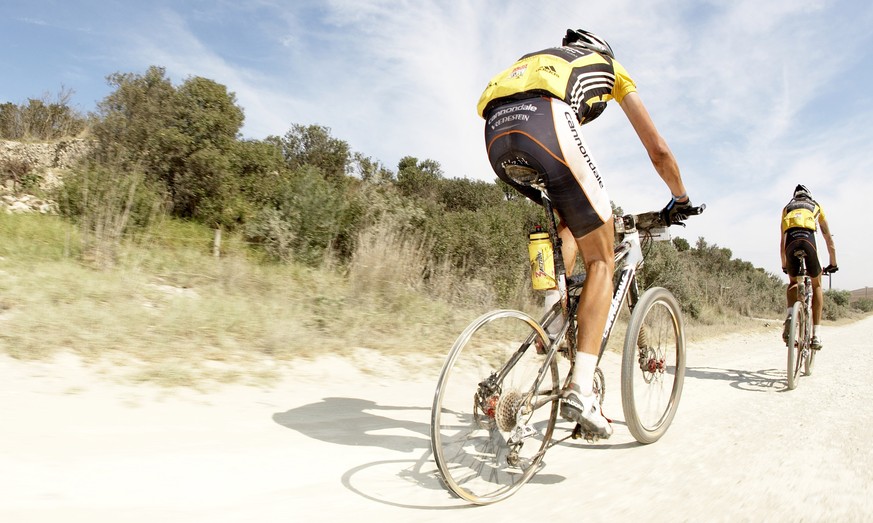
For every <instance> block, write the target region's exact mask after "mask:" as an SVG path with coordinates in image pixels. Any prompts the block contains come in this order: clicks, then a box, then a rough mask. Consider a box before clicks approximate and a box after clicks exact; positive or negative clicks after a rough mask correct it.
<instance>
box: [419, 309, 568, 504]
mask: <svg viewBox="0 0 873 523" xmlns="http://www.w3.org/2000/svg"><path fill="white" fill-rule="evenodd" d="M520 315H521V313H517V312H515V311H496V312H495V313H492V315H486V316H484V317H482V318H480V319H479V320H477V321H476V322H474V323H473V324H471V327H470V328H468V329H467V331H465V333H464V334H462V336H461V337H459V339H458V341H457V342H456V343H455V346H454V347H453V348H452V352H451V354H450V357H449V359H448V360H447V362H446V365H445V366H444V368H443V372H442V374H441V376H440V382H439V385H438V387H437V391H436V394H435V398H434V409H433V412H432V420H431V439H432V442H433V446H434V458H435V460H436V461H437V465H438V467H439V469H440V472H441V473H442V475H443V480H444V482H445V483H446V485H447V486H448V487H449V489H450V490H452V491H453V492H454V493H455V494H457V495H458V496H460V497H462V498H464V499H467V500H469V501H472V502H474V503H480V504H485V503H491V502H494V501H497V500H499V499H503V498H505V497H506V496H508V495H510V494H512V493H513V492H515V491H516V490H517V489H518V488H519V487H520V486H521V485H523V484H524V483H525V482H527V481H528V480H529V479H530V477H531V476H533V474H534V473H535V472H536V470H537V468H538V466H539V462H540V460H541V459H542V454H543V452H544V451H545V449H546V448H548V444H549V441H550V439H551V434H552V432H553V429H554V424H555V420H556V416H557V405H558V402H557V398H558V391H559V386H558V374H557V364H556V362H555V361H554V359H551V360H548V363H547V358H546V356H545V355H544V354H538V353H537V344H536V343H534V339H535V338H538V336H536V335H534V336H532V335H531V334H532V333H535V329H533V328H532V327H531V326H530V324H528V323H527V321H526V320H525V319H523V318H522V316H520ZM525 318H526V317H525ZM530 321H533V320H530ZM544 365H545V366H544Z"/></svg>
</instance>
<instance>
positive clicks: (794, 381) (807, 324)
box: [786, 249, 832, 390]
mask: <svg viewBox="0 0 873 523" xmlns="http://www.w3.org/2000/svg"><path fill="white" fill-rule="evenodd" d="M794 256H796V257H797V258H798V265H799V267H800V268H799V270H798V272H797V279H796V281H797V301H795V302H794V305H792V306H791V313H790V315H789V316H788V320H789V321H788V341H787V343H786V345H787V347H788V369H787V370H788V390H794V389H795V388H797V385H798V382H799V381H800V369H801V367H802V368H803V374H804V375H805V376H809V375H811V374H812V368H813V366H814V365H815V355H816V353H818V350H816V349H813V348H812V328H813V325H812V278H810V277H809V274H807V272H806V251H804V250H803V249H798V250H797V251H795V252H794ZM830 272H832V268H831V267H830V266H828V267H825V268H824V269H823V270H822V274H829V273H830Z"/></svg>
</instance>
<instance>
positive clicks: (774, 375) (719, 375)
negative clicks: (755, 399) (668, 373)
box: [685, 367, 788, 392]
mask: <svg viewBox="0 0 873 523" xmlns="http://www.w3.org/2000/svg"><path fill="white" fill-rule="evenodd" d="M685 377H686V378H691V379H698V380H719V381H727V382H729V385H730V386H731V387H733V388H735V389H739V390H744V391H747V392H771V391H774V390H776V391H778V392H784V391H786V390H788V385H787V383H786V381H785V371H784V370H777V369H763V370H757V371H750V370H742V369H719V368H714V367H687V368H686V369H685Z"/></svg>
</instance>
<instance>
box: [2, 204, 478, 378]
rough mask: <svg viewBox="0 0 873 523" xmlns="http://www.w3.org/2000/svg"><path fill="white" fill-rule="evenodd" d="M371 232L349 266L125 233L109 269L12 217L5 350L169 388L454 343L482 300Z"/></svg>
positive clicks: (60, 225) (229, 243)
mask: <svg viewBox="0 0 873 523" xmlns="http://www.w3.org/2000/svg"><path fill="white" fill-rule="evenodd" d="M367 234H368V235H369V238H370V239H369V240H368V241H369V243H367V242H366V241H365V242H363V243H362V245H364V247H362V250H361V252H360V255H359V256H356V258H355V261H354V262H353V263H352V264H351V266H350V267H349V270H348V274H346V275H341V274H339V273H338V272H337V271H328V270H314V269H309V268H304V267H300V266H293V265H281V264H270V263H263V262H259V261H257V260H255V259H254V257H253V256H252V255H251V252H249V251H248V249H247V247H246V246H245V245H243V244H242V243H239V242H238V241H236V240H234V239H232V238H231V239H226V240H225V246H224V250H225V251H226V253H225V255H224V256H223V257H222V258H220V259H216V258H214V257H212V256H211V250H210V248H211V246H210V240H211V238H210V236H209V235H210V232H209V231H205V230H202V229H199V228H196V227H192V226H190V225H184V224H165V225H164V227H163V229H162V231H161V233H160V234H154V235H152V236H150V237H148V244H143V243H140V242H136V243H130V242H128V243H124V244H122V245H121V246H120V248H119V249H118V253H117V254H118V255H117V257H116V262H115V263H114V264H113V265H112V266H111V267H108V268H107V267H104V268H102V269H100V268H95V267H94V266H93V265H91V264H88V263H83V262H81V261H80V260H81V259H82V257H81V256H80V255H79V254H78V252H77V249H76V248H75V246H77V245H81V243H80V242H79V241H78V235H77V231H76V229H74V228H72V227H70V226H69V225H68V224H66V223H64V222H62V221H61V220H59V219H57V218H54V217H46V216H14V215H13V216H9V215H4V216H0V350H2V351H3V352H5V353H7V354H9V355H11V356H12V357H14V358H18V359H44V358H50V357H52V356H53V355H54V354H56V353H57V352H58V351H71V352H73V353H75V354H77V355H79V356H80V357H82V358H84V359H85V360H86V361H95V362H96V361H98V360H102V361H114V362H118V363H119V365H122V366H123V368H125V369H127V371H128V373H129V376H130V377H131V378H132V379H135V380H145V381H152V382H158V383H162V384H166V385H192V384H197V383H201V382H204V381H217V382H239V381H253V382H263V381H264V380H269V379H271V378H273V377H275V376H276V375H277V371H276V369H277V366H280V365H281V364H283V363H287V362H293V361H294V360H295V359H297V358H311V357H314V356H316V355H319V354H322V353H324V352H337V353H341V352H344V351H345V352H348V351H354V350H356V348H362V347H366V348H370V349H375V350H379V351H383V352H389V353H396V354H398V355H401V354H414V353H428V354H433V353H444V352H445V350H446V348H447V347H448V346H450V345H451V342H452V340H453V339H454V336H455V335H456V334H457V333H458V332H459V331H460V330H461V329H462V328H463V326H464V324H465V323H466V321H468V320H469V318H471V317H473V316H475V315H476V314H478V313H479V312H480V311H478V310H473V308H457V307H454V306H451V305H449V304H448V303H446V302H445V301H442V300H440V299H439V296H436V295H434V294H433V293H431V292H430V288H429V286H428V285H427V284H425V283H422V278H421V274H420V273H419V272H418V271H420V270H421V267H423V266H424V265H425V264H423V263H422V262H421V261H419V260H417V258H419V259H420V257H421V252H419V251H416V250H415V248H414V244H413V245H412V246H411V247H410V244H409V242H408V241H407V240H405V239H403V238H401V237H397V236H392V235H390V234H388V235H386V234H381V233H375V234H374V233H373V232H372V231H371V232H368V233H367ZM363 239H364V240H366V238H363ZM376 239H378V243H374V241H376ZM235 241H236V243H235ZM380 253H386V255H390V256H393V257H394V258H388V257H387V256H380ZM441 278H443V280H445V278H446V277H445V276H442V277H441Z"/></svg>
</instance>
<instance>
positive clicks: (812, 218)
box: [782, 198, 827, 233]
mask: <svg viewBox="0 0 873 523" xmlns="http://www.w3.org/2000/svg"><path fill="white" fill-rule="evenodd" d="M820 217H821V218H825V214H824V209H822V208H821V206H820V205H819V204H818V202H816V201H815V200H811V199H807V198H797V199H794V200H791V201H790V202H788V205H786V206H785V208H784V209H782V232H783V233H784V232H785V231H787V230H788V229H808V230H810V231H815V230H816V229H817V228H818V220H819V218H820ZM825 219H827V218H825Z"/></svg>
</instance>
